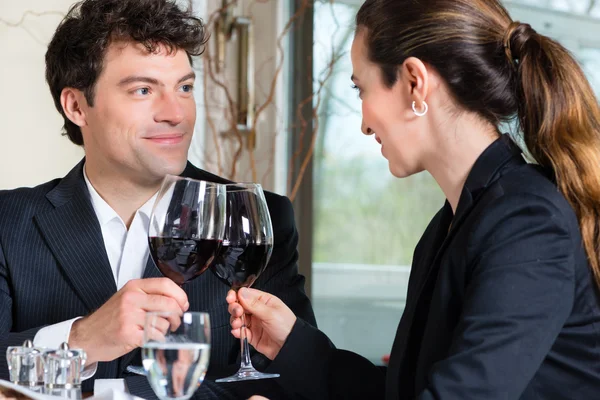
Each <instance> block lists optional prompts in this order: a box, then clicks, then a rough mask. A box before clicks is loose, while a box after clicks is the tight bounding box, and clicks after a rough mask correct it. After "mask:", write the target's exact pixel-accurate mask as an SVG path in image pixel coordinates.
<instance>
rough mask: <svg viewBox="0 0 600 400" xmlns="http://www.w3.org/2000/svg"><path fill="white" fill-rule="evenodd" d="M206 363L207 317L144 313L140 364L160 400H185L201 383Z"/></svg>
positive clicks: (187, 314)
mask: <svg viewBox="0 0 600 400" xmlns="http://www.w3.org/2000/svg"><path fill="white" fill-rule="evenodd" d="M209 360H210V318H209V315H208V314H207V313H202V312H186V313H184V314H183V316H180V315H179V314H178V313H175V312H148V313H147V314H146V321H145V324H144V342H143V345H142V364H143V365H144V370H145V371H146V376H147V378H148V381H149V382H150V386H151V387H152V390H154V393H156V396H158V398H159V399H161V400H186V399H189V398H190V397H192V395H193V394H194V392H195V391H196V389H197V388H198V387H200V385H201V384H202V382H203V381H204V376H205V375H206V370H207V369H208V363H209Z"/></svg>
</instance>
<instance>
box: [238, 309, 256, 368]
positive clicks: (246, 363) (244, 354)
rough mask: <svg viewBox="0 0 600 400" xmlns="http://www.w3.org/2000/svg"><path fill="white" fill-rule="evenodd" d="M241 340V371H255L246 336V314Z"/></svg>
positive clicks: (243, 318)
mask: <svg viewBox="0 0 600 400" xmlns="http://www.w3.org/2000/svg"><path fill="white" fill-rule="evenodd" d="M240 340H241V344H242V349H241V358H242V365H241V369H254V366H253V365H252V360H251V359H250V346H249V345H248V337H247V336H246V313H243V314H242V327H241V331H240Z"/></svg>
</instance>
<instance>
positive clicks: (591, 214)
mask: <svg viewBox="0 0 600 400" xmlns="http://www.w3.org/2000/svg"><path fill="white" fill-rule="evenodd" d="M356 24H357V29H359V30H360V29H364V30H365V33H366V42H367V48H368V49H369V58H370V60H371V61H373V62H374V63H376V64H378V65H379V66H380V68H381V71H382V76H383V79H384V82H385V84H386V85H388V86H389V87H391V86H392V85H393V84H394V83H395V82H396V80H397V78H398V68H399V66H400V65H402V63H403V62H404V60H405V59H406V58H408V57H417V58H419V59H420V60H422V61H423V62H425V63H427V64H429V65H431V66H433V67H434V68H435V69H436V70H437V71H438V73H439V74H440V75H441V76H442V77H443V78H444V80H445V81H446V83H447V85H448V87H449V89H450V91H451V93H452V95H453V96H454V99H455V101H456V102H457V104H458V105H459V106H460V107H462V108H463V109H465V110H468V111H471V112H476V113H478V114H479V115H481V116H482V117H483V118H485V119H486V120H487V121H489V122H491V123H492V124H495V125H496V126H497V125H499V124H500V123H502V122H507V121H511V120H513V119H514V118H515V117H516V118H517V119H518V122H519V125H520V128H521V131H522V134H523V139H524V142H525V144H526V146H527V150H528V151H529V153H530V154H531V156H533V157H534V158H535V160H536V161H537V162H538V163H539V164H540V165H542V166H544V167H547V168H549V169H551V170H552V171H553V173H554V178H555V179H556V182H557V185H558V187H559V189H560V191H561V192H562V194H563V195H564V196H565V197H566V198H567V200H568V201H569V203H570V204H571V206H572V207H573V209H574V210H575V213H576V214H577V218H578V219H579V225H580V228H581V233H582V237H583V243H584V246H585V250H586V252H587V255H588V259H589V262H590V265H591V268H592V272H593V274H594V276H595V278H596V282H597V283H598V285H600V246H599V243H600V220H599V218H600V108H599V106H598V101H597V99H596V97H595V95H594V92H593V90H592V88H591V86H590V84H589V82H588V80H587V79H586V77H585V75H584V73H583V71H582V69H581V68H580V66H579V65H578V63H577V62H576V61H575V59H574V58H573V57H572V56H571V54H570V53H569V52H568V51H567V50H566V49H565V48H564V47H563V46H561V45H560V44H559V43H557V42H556V41H554V40H552V39H550V38H548V37H546V36H543V35H540V34H538V33H537V32H536V31H535V30H534V29H533V28H531V26H530V25H528V24H523V23H520V22H514V21H512V19H511V18H510V16H509V14H508V12H507V11H506V9H505V8H504V7H503V6H502V4H500V2H499V1H497V0H428V1H424V0H421V1H414V0H367V1H366V2H365V3H364V4H363V5H362V7H361V8H360V10H359V12H358V14H357V16H356Z"/></svg>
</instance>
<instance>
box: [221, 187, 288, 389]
mask: <svg viewBox="0 0 600 400" xmlns="http://www.w3.org/2000/svg"><path fill="white" fill-rule="evenodd" d="M225 187H226V223H225V232H224V234H223V243H222V245H221V248H220V250H219V252H218V255H217V257H216V258H215V261H214V262H213V263H211V265H210V269H211V271H212V272H214V273H215V274H216V275H217V276H218V277H219V278H220V279H221V280H223V281H224V282H225V283H226V284H227V285H229V286H230V287H231V288H232V289H233V290H235V291H236V292H237V290H239V289H240V288H242V287H250V286H251V285H252V284H253V283H254V282H255V281H256V279H257V278H258V276H259V275H260V274H261V273H262V272H263V270H264V269H265V267H266V266H267V263H268V262H269V259H270V258H271V252H272V251H273V226H272V223H271V216H270V215H269V209H268V207H267V202H266V200H265V195H264V193H263V190H262V187H261V186H260V185H259V184H254V183H249V184H241V183H236V184H229V185H225ZM240 337H241V366H240V369H239V370H238V372H237V373H236V374H234V375H232V376H230V377H227V378H223V379H218V380H217V382H237V381H245V380H253V379H265V378H277V377H279V374H267V373H263V372H259V371H257V370H256V369H255V368H254V366H253V365H252V361H251V359H250V351H249V350H250V349H249V346H248V339H247V337H246V323H245V316H243V315H242V328H241V335H240Z"/></svg>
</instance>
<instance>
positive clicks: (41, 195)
mask: <svg viewBox="0 0 600 400" xmlns="http://www.w3.org/2000/svg"><path fill="white" fill-rule="evenodd" d="M205 39H206V36H205V32H204V27H203V25H202V22H201V21H200V20H199V19H196V18H194V17H193V16H191V15H190V14H188V13H186V12H184V11H182V10H180V9H179V8H177V6H176V5H175V4H174V3H172V2H170V1H168V0H84V1H82V2H80V3H78V4H77V5H76V6H74V7H73V8H72V9H71V10H70V11H69V13H68V15H67V16H66V17H65V19H64V20H63V21H62V23H61V24H60V25H59V27H58V28H57V31H56V33H55V35H54V37H53V39H52V41H51V43H50V45H49V47H48V51H47V53H46V79H47V82H48V84H49V86H50V90H51V92H52V96H53V98H54V101H55V104H56V107H57V109H58V111H59V112H60V113H61V115H62V116H63V118H64V121H65V124H64V129H65V131H66V135H67V136H68V137H69V139H70V140H71V141H72V142H74V143H75V144H77V145H82V146H83V147H84V150H85V158H84V159H83V160H82V161H81V162H80V163H79V164H78V165H77V166H75V168H73V170H72V171H71V172H69V174H68V175H67V176H65V177H64V178H62V179H56V180H53V181H50V182H47V183H45V184H42V185H40V186H37V187H35V188H31V189H29V188H22V189H16V190H11V191H2V192H0V305H1V307H0V340H1V341H0V343H1V345H2V348H0V352H1V353H2V354H4V353H5V350H6V347H7V346H11V345H21V344H22V343H23V341H24V340H26V339H32V340H34V344H36V345H39V346H46V347H58V345H59V344H60V343H62V342H63V341H68V343H69V344H70V346H71V347H76V348H82V349H84V350H85V351H86V352H87V355H88V366H87V368H86V371H85V374H86V376H89V375H93V377H92V378H91V379H87V380H86V381H85V382H84V386H83V391H84V392H85V391H91V390H92V384H93V379H95V378H118V377H122V378H125V381H126V383H127V385H128V387H129V389H130V391H131V392H132V393H133V394H137V395H139V396H142V397H146V398H148V397H152V396H153V394H152V392H151V391H150V390H149V387H148V384H147V382H146V379H145V378H144V377H140V376H135V375H133V374H130V373H129V372H128V369H127V367H128V366H130V365H140V363H141V361H140V356H139V346H140V344H141V342H142V332H143V331H142V327H143V322H144V316H145V313H146V312H147V311H176V312H184V311H186V310H188V309H189V310H195V311H208V312H209V313H210V316H211V325H212V350H211V361H210V369H209V376H212V377H217V376H227V375H229V374H231V373H232V372H234V371H235V370H236V367H237V365H239V361H238V359H237V357H239V348H240V346H239V342H238V341H237V340H236V339H235V338H234V337H233V336H232V335H231V333H230V327H229V314H228V312H227V303H226V301H225V297H226V294H227V291H228V289H229V288H228V287H227V285H225V284H223V283H222V282H220V281H219V280H218V279H217V278H216V277H215V276H214V275H213V274H211V273H205V274H203V275H202V276H200V277H199V278H197V279H195V280H194V281H192V282H191V283H188V284H186V285H185V286H184V289H183V290H182V289H181V288H180V287H178V286H177V285H175V284H174V283H173V282H172V281H170V280H169V279H167V278H162V277H161V275H160V273H159V272H158V270H157V269H156V268H155V266H154V264H153V262H152V261H151V259H150V258H149V256H148V245H147V233H148V232H147V229H148V221H149V216H150V212H151V209H152V204H153V200H154V197H155V194H156V192H157V190H158V189H159V187H160V184H161V181H162V179H163V177H164V176H165V174H182V175H184V176H187V177H191V178H195V179H203V180H209V181H215V182H222V183H224V182H226V181H225V180H224V179H222V178H220V177H217V176H215V175H212V174H209V173H208V172H205V171H202V170H200V169H197V168H196V167H194V166H193V165H191V164H190V163H188V162H187V153H188V148H189V145H190V140H191V137H192V133H193V127H194V122H195V118H196V115H195V110H196V104H195V101H194V97H193V84H194V78H195V75H194V72H193V69H192V67H191V56H194V55H199V54H200V53H201V52H202V49H203V45H204V43H205ZM266 198H267V202H268V206H269V210H270V213H271V218H272V221H273V229H274V235H275V246H274V250H273V254H272V257H271V261H270V263H269V265H268V266H267V268H266V270H265V272H264V273H263V275H262V276H261V277H260V278H259V280H258V281H257V282H256V286H257V287H259V288H261V289H262V290H266V291H269V292H272V293H274V294H276V295H277V296H278V297H280V298H282V299H283V300H284V301H286V303H287V304H288V305H289V306H290V308H292V309H293V310H294V311H295V312H296V313H298V315H299V316H301V317H302V318H303V319H305V320H308V321H309V322H311V323H314V322H315V321H314V314H313V312H312V308H311V305H310V302H309V300H308V299H307V297H306V296H305V294H304V288H303V286H304V278H303V277H302V276H300V275H298V273H297V266H296V260H297V252H296V244H297V233H296V229H295V225H294V217H293V210H292V208H291V204H290V202H289V200H288V199H287V198H285V197H281V196H278V195H275V194H272V193H266ZM141 278H144V279H141ZM0 362H1V364H0V378H3V379H7V377H8V372H7V367H6V364H5V362H6V361H5V359H4V357H0ZM253 362H254V363H255V365H256V366H257V367H258V368H260V367H261V366H262V367H265V366H266V363H267V362H268V361H267V360H266V359H265V358H263V357H262V356H261V355H259V354H255V355H254V356H253ZM267 385H268V384H267ZM205 386H206V384H205V385H203V387H202V388H201V389H200V391H202V390H203V389H204V387H205ZM234 386H235V385H234ZM234 386H230V387H234ZM237 387H239V385H238V386H237ZM222 389H223V386H220V387H219V386H216V385H215V386H213V387H212V388H208V389H206V390H212V391H213V392H214V393H213V394H214V395H215V397H216V396H223V395H224V394H223V393H222V392H221V390H222ZM255 389H256V384H255V387H254V388H253V389H252V391H256V390H255Z"/></svg>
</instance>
